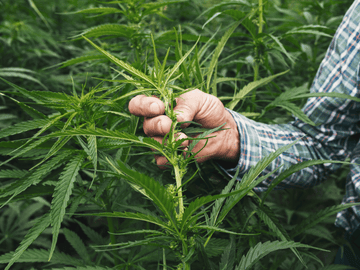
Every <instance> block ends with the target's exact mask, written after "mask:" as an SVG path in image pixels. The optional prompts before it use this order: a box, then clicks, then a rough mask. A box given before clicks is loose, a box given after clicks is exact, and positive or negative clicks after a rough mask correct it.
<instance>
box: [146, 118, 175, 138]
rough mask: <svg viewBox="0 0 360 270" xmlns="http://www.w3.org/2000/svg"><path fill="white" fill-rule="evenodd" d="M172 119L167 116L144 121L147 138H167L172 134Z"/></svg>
mask: <svg viewBox="0 0 360 270" xmlns="http://www.w3.org/2000/svg"><path fill="white" fill-rule="evenodd" d="M171 123H172V122H171V119H170V118H169V117H167V116H165V115H160V116H157V117H153V118H147V117H146V118H145V119H144V124H143V128H144V132H145V134H146V135H147V136H150V137H154V136H165V135H166V134H167V133H169V132H170V128H171Z"/></svg>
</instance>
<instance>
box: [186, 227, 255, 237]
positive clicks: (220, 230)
mask: <svg viewBox="0 0 360 270" xmlns="http://www.w3.org/2000/svg"><path fill="white" fill-rule="evenodd" d="M192 228H194V229H202V230H208V231H215V232H222V233H227V234H234V235H258V234H251V233H237V232H232V231H229V230H225V229H221V228H219V227H215V226H207V225H195V226H194V227H192Z"/></svg>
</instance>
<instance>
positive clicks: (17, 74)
mask: <svg viewBox="0 0 360 270" xmlns="http://www.w3.org/2000/svg"><path fill="white" fill-rule="evenodd" d="M0 77H15V78H22V79H26V80H29V81H33V82H36V83H37V84H39V85H41V86H42V87H43V88H44V89H46V90H48V88H47V87H46V86H45V85H44V84H42V83H41V82H40V81H39V80H38V79H35V78H34V77H33V76H30V75H28V74H24V73H20V72H4V71H1V70H0Z"/></svg>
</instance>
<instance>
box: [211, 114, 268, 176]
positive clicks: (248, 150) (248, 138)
mask: <svg viewBox="0 0 360 270" xmlns="http://www.w3.org/2000/svg"><path fill="white" fill-rule="evenodd" d="M225 109H226V110H227V111H228V112H229V113H230V114H231V116H232V117H233V118H234V121H235V123H236V126H237V129H238V132H239V138H240V158H239V160H238V161H237V166H236V167H234V168H227V169H226V168H224V167H223V166H221V165H220V164H219V163H217V165H218V166H219V167H220V168H221V170H223V171H224V172H225V173H226V174H227V175H228V176H229V177H230V178H232V177H234V174H235V172H236V171H237V170H238V168H239V175H238V177H237V179H238V180H241V178H242V177H243V175H244V174H245V173H246V172H247V171H248V170H249V169H250V168H251V167H252V166H253V165H255V164H256V163H257V161H258V160H260V159H261V158H262V155H261V152H260V149H261V148H260V147H259V146H260V140H259V136H258V134H257V130H256V128H255V126H256V125H259V123H257V122H255V121H253V120H250V119H248V118H246V117H245V116H243V115H241V114H239V113H236V112H234V111H232V110H230V109H228V108H225Z"/></svg>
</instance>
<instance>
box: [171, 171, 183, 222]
mask: <svg viewBox="0 0 360 270" xmlns="http://www.w3.org/2000/svg"><path fill="white" fill-rule="evenodd" d="M173 166H174V171H175V180H176V189H177V191H178V199H179V217H182V215H183V214H184V201H183V195H182V187H181V185H182V176H181V173H180V168H179V165H178V164H174V165H173Z"/></svg>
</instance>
